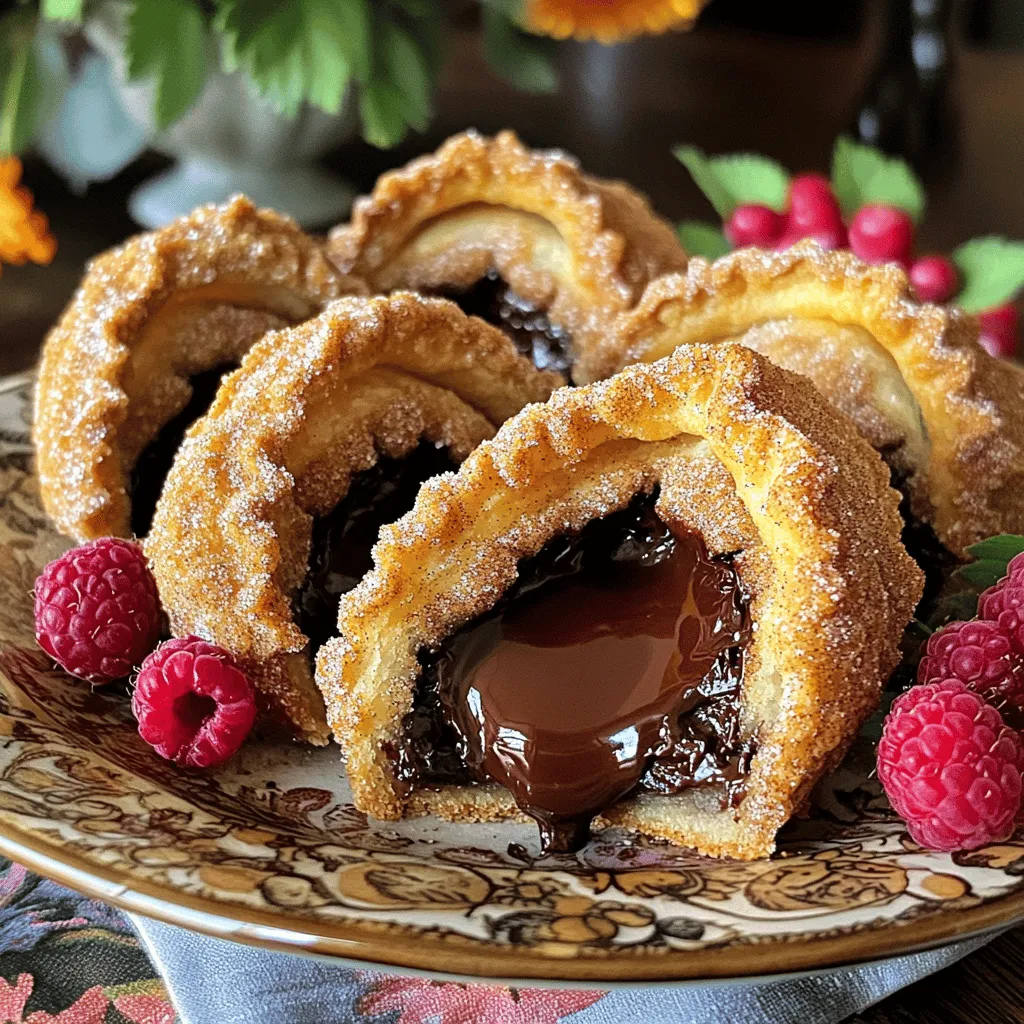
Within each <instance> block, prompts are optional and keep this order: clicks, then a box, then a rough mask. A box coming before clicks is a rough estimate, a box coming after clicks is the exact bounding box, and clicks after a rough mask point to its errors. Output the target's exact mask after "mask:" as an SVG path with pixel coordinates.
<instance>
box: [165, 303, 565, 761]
mask: <svg viewBox="0 0 1024 1024" xmlns="http://www.w3.org/2000/svg"><path fill="white" fill-rule="evenodd" d="M557 383H558V378H557V377H556V375H554V374H550V373H543V372H541V371H539V370H536V369H534V367H533V366H532V364H531V363H530V362H529V361H528V360H526V359H524V358H523V357H521V356H520V355H518V354H517V352H516V351H515V348H514V346H513V345H512V343H511V342H510V341H509V340H508V339H507V338H506V337H505V336H504V335H503V334H502V333H501V332H500V331H499V330H497V328H493V327H490V326H488V325H487V324H485V323H484V322H483V321H481V320H477V319H475V318H472V317H467V316H466V315H465V314H463V313H462V312H461V311H460V310H459V309H458V307H457V306H455V305H454V303H450V302H447V301H444V300H441V299H426V298H423V297H421V296H418V295H413V294H410V293H396V294H393V295H391V296H389V297H375V298H369V299H363V298H343V299H338V300H336V301H335V302H333V303H331V304H329V305H328V306H327V308H326V309H325V310H324V311H323V312H322V313H321V314H320V315H319V316H317V317H314V318H312V319H310V320H307V321H305V322H304V323H302V324H300V325H298V326H295V327H292V328H287V329H285V330H282V331H277V332H273V333H271V334H269V335H267V336H266V337H264V338H263V339H262V340H261V341H259V342H257V343H256V345H255V346H254V347H253V348H252V349H251V350H250V351H249V353H248V355H247V356H246V357H245V359H244V360H243V362H242V365H241V367H240V368H239V369H238V370H236V371H235V372H234V373H232V374H230V375H228V376H227V377H226V378H225V380H224V382H223V383H222V385H221V387H220V389H219V391H218V393H217V396H216V398H215V400H214V403H213V405H212V407H211V408H210V410H209V412H208V413H207V415H206V416H204V417H202V418H200V419H199V420H197V421H196V423H195V424H194V425H193V426H192V427H191V428H190V430H189V431H188V434H187V435H186V438H185V440H184V442H183V443H182V446H181V448H180V449H179V451H178V455H177V457H176V459H175V462H174V465H173V466H172V468H171V471H170V473H169V475H168V477H167V482H166V485H165V487H164V492H163V494H162V496H161V498H160V501H159V503H158V504H157V510H156V515H155V516H154V520H153V527H152V529H151V531H150V533H149V536H148V537H147V538H146V541H145V551H146V555H147V557H148V558H149V560H150V565H151V567H152V569H153V573H154V575H155V576H156V579H157V584H158V586H159V588H160V596H161V601H162V603H163V605H164V608H165V610H166V611H167V614H168V616H169V619H170V623H171V628H172V632H174V633H175V635H184V634H189V633H195V634H197V635H199V636H202V637H204V638H205V639H208V640H210V641H212V642H214V643H218V644H221V645H222V646H223V647H225V648H226V649H227V650H229V651H231V652H232V654H234V655H235V656H236V657H237V658H238V660H239V662H240V663H241V664H242V666H243V667H244V668H245V669H246V670H247V671H248V672H249V674H250V675H251V676H252V677H253V680H254V683H255V684H256V686H257V689H258V690H260V692H261V693H262V694H263V697H264V698H265V699H264V702H263V703H264V710H265V712H266V715H265V717H269V718H270V719H273V720H276V721H277V722H278V724H282V725H284V726H285V727H286V728H288V727H289V723H290V727H291V728H292V729H293V730H294V731H296V732H297V733H298V735H299V736H300V737H301V738H304V739H306V740H308V741H310V742H314V743H325V742H327V739H328V733H327V727H326V720H325V719H324V712H323V705H322V702H321V700H320V696H319V693H318V692H317V690H316V688H315V687H314V685H313V680H312V673H311V670H310V666H309V661H308V655H307V654H306V646H307V639H306V637H305V636H304V635H303V633H302V632H301V631H300V630H299V628H298V626H297V625H296V624H295V622H294V620H293V617H292V610H291V595H292V593H293V592H294V590H295V588H296V587H297V586H298V585H299V584H300V583H301V581H302V579H303V577H304V575H305V572H306V568H307V564H308V560H309V545H310V531H311V524H312V515H313V514H314V513H320V514H322V513H325V512H327V511H329V510H330V509H331V508H333V507H334V506H335V505H336V504H337V503H338V501H340V500H341V498H342V497H343V496H344V494H345V492H346V491H347V489H348V484H349V480H350V478H351V475H352V474H353V473H355V472H358V471H360V470H363V469H367V468H369V467H370V466H372V465H373V463H374V462H375V461H376V459H377V456H378V454H379V453H380V452H383V453H385V454H388V455H391V456H394V457H399V456H401V455H403V454H405V453H407V452H408V451H409V450H410V449H411V448H412V447H414V446H415V444H416V443H417V442H418V441H419V439H420V438H421V437H423V436H425V437H427V438H429V439H430V440H434V441H439V442H444V443H445V444H446V445H448V446H449V448H450V449H451V451H452V454H453V457H454V458H455V459H456V460H457V461H458V460H460V459H462V458H464V457H465V456H466V455H467V454H468V453H469V451H470V450H471V449H472V448H473V447H474V446H475V445H476V444H477V443H479V441H481V440H483V439H484V438H485V437H489V436H491V435H492V434H493V433H494V431H495V429H496V428H497V426H498V424H500V423H501V422H502V421H503V420H504V419H506V418H507V417H508V416H510V415H512V414H513V413H514V412H516V411H517V410H518V409H520V408H521V407H522V406H523V405H525V404H527V403H528V402H531V401H536V400H538V399H542V398H545V397H547V395H548V394H550V392H551V390H552V389H553V388H554V387H555V386H556V385H557Z"/></svg>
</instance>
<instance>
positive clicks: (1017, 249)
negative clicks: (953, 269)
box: [953, 236, 1024, 313]
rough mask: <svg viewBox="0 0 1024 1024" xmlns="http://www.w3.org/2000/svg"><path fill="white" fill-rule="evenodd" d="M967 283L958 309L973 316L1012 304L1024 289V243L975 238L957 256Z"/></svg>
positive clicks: (964, 245) (959, 299)
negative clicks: (962, 309)
mask: <svg viewBox="0 0 1024 1024" xmlns="http://www.w3.org/2000/svg"><path fill="white" fill-rule="evenodd" d="M953 262H954V263H955V264H956V266H957V269H958V270H959V271H960V279H961V281H962V282H963V284H962V286H961V289H960V294H959V295H957V297H956V302H957V304H958V305H960V306H962V307H963V308H964V309H966V310H967V311H968V312H970V313H977V312H978V311H980V310H982V309H991V308H992V307H993V306H1001V305H1002V304H1003V303H1004V302H1009V301H1010V300H1011V299H1013V298H1014V296H1016V294H1017V293H1018V292H1019V291H1020V290H1021V288H1022V287H1024V242H1011V241H1009V240H1008V239H1006V238H997V237H995V236H989V237H987V238H972V239H971V241H969V242H964V244H963V245H961V246H960V248H958V249H957V250H956V251H955V252H954V253H953Z"/></svg>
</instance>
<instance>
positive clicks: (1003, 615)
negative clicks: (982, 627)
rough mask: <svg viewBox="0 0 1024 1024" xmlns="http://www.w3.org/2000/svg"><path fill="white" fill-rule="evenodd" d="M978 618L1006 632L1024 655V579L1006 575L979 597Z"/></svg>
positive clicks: (1015, 648) (1019, 652)
mask: <svg viewBox="0 0 1024 1024" xmlns="http://www.w3.org/2000/svg"><path fill="white" fill-rule="evenodd" d="M978 618H980V619H985V620H986V621H987V622H992V623H995V625H996V626H997V627H998V628H999V629H1000V630H1001V631H1002V632H1003V633H1005V634H1006V635H1007V636H1008V637H1009V639H1010V644H1011V645H1012V647H1013V649H1014V651H1015V652H1016V653H1017V654H1018V655H1022V656H1024V579H1022V578H1021V577H1020V576H1004V577H1003V578H1002V579H1001V580H1000V581H999V582H998V583H997V584H996V585H995V586H994V587H989V588H988V590H986V591H985V592H984V593H983V594H982V595H981V597H979V598H978Z"/></svg>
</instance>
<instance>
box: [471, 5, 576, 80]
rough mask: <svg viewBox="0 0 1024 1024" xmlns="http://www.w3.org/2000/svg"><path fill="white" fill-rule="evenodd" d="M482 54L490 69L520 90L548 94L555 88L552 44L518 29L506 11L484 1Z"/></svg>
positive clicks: (553, 49) (553, 47) (552, 42)
mask: <svg viewBox="0 0 1024 1024" xmlns="http://www.w3.org/2000/svg"><path fill="white" fill-rule="evenodd" d="M481 14H482V17H483V30H484V56H485V58H486V59H487V63H488V64H489V65H490V67H491V69H492V70H493V71H494V72H495V74H497V75H498V76H499V77H500V78H502V79H504V80H505V81H506V82H508V83H509V85H511V86H513V87H514V88H516V89H519V90H521V91H522V92H531V93H551V92H555V90H557V89H558V72H557V71H556V70H555V64H554V54H555V45H556V44H555V43H554V40H551V39H542V38H540V37H538V36H531V35H529V34H528V33H526V32H523V31H521V30H520V29H519V28H517V27H516V25H515V24H514V23H513V21H512V19H511V18H510V17H509V15H508V14H507V12H506V11H504V10H502V9H501V8H499V7H497V6H494V5H491V4H484V5H483V6H482V10H481Z"/></svg>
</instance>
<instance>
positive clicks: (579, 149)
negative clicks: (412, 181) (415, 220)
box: [0, 0, 1024, 373]
mask: <svg viewBox="0 0 1024 1024" xmlns="http://www.w3.org/2000/svg"><path fill="white" fill-rule="evenodd" d="M360 2H362V3H365V4H366V8H365V11H364V13H366V12H368V14H367V17H368V18H370V22H369V25H370V30H369V31H370V32H371V34H370V35H369V36H368V37H367V41H366V46H367V47H368V48H369V49H368V52H369V53H370V54H371V58H372V61H373V63H372V67H371V68H370V69H369V70H367V69H363V71H362V72H360V65H359V60H360V58H359V55H358V54H355V53H351V52H349V50H348V49H347V47H349V46H350V35H349V34H348V33H350V31H351V32H355V31H357V30H360V31H361V30H365V29H366V25H363V26H362V29H359V26H355V27H353V26H338V25H335V24H331V25H326V26H325V25H323V24H320V25H318V26H313V27H312V28H311V27H310V26H305V27H303V26H302V25H300V24H298V22H296V21H295V20H294V19H291V18H290V10H289V9H290V8H292V7H295V6H297V5H296V4H293V3H292V2H291V0H282V2H281V3H280V4H277V5H269V6H270V7H271V8H273V7H275V6H276V8H278V9H279V11H278V14H279V17H278V20H276V21H274V20H270V19H267V18H266V17H265V11H266V10H267V8H268V5H267V4H255V5H253V4H248V5H247V3H246V0H218V2H216V3H214V2H209V3H208V2H202V0H134V2H133V3H131V2H120V0H104V2H102V3H99V4H95V3H90V2H89V0H87V2H86V4H85V6H84V8H83V5H82V0H40V2H39V3H32V2H27V0H25V2H18V0H0V18H2V20H0V116H3V117H4V118H5V119H6V120H5V122H4V126H2V127H0V153H2V152H4V151H6V152H14V153H18V154H19V155H20V157H21V159H22V162H23V165H24V167H23V184H24V185H25V186H27V187H28V189H29V190H30V191H31V192H32V193H33V196H34V201H35V207H36V209H38V210H40V211H42V212H44V213H45V214H46V216H47V217H48V218H49V225H50V231H51V233H52V235H53V236H54V237H55V238H56V240H57V249H56V255H55V256H54V258H53V260H52V262H51V263H50V264H49V265H48V266H44V267H41V266H36V265H34V264H33V263H31V262H29V263H26V264H25V265H24V266H5V267H4V268H3V270H2V275H0V373H9V372H13V371H17V370H21V369H25V368H27V367H29V366H30V365H31V364H32V363H33V361H34V360H35V358H36V354H37V351H38V348H39V345H40V343H41V341H42V338H43V336H44V334H45V332H46V330H47V329H48V327H49V326H50V325H51V324H52V322H53V320H54V319H55V318H56V316H57V315H58V314H59V312H60V310H61V308H62V306H63V305H64V303H65V302H66V301H67V299H68V297H69V296H70V294H71V293H72V291H73V289H74V287H75V285H76V284H77V281H78V279H79V277H80V275H81V272H82V268H83V265H84V263H85V261H86V260H87V259H88V258H89V257H90V256H92V255H93V254H95V253H96V252H98V251H100V250H102V249H104V248H106V247H108V246H110V245H111V244H114V243H116V242H117V241H119V240H120V239H122V238H124V237H125V236H126V235H128V234H131V233H132V232H134V231H137V230H139V221H140V220H141V221H142V222H144V223H146V224H154V223H158V222H160V221H161V220H165V219H166V218H167V217H168V216H170V215H171V213H173V212H174V211H175V204H179V205H180V204H187V205H188V206H191V205H194V202H195V201H199V200H201V199H205V198H216V197H217V196H216V192H217V190H218V189H221V188H223V187H224V181H223V179H224V178H225V177H227V178H229V179H230V180H231V181H232V182H234V183H236V187H237V188H239V189H244V190H247V191H250V192H252V193H254V196H255V198H256V199H257V200H261V199H262V200H264V201H267V197H269V200H270V201H273V202H274V204H275V205H278V206H281V207H284V208H286V209H289V210H290V212H293V213H296V214H297V215H298V216H299V217H301V218H302V219H303V220H304V221H305V222H306V223H307V224H309V225H310V226H311V227H314V228H325V227H328V226H330V224H331V223H332V222H334V221H336V220H337V219H340V218H341V217H342V216H343V215H342V212H341V211H342V210H343V209H344V206H345V203H346V202H347V201H348V199H349V198H350V195H351V194H352V192H356V193H358V192H363V191H366V190H369V189H370V188H371V187H372V185H373V182H374V179H375V178H376V176H377V175H378V174H379V173H380V172H381V171H382V170H384V169H386V168H388V167H392V166H396V165H398V164H401V163H404V162H405V161H406V160H407V159H409V158H410V157H411V156H413V155H415V154H418V153H421V152H424V151H427V150H430V149H433V148H434V147H436V145H437V144H438V143H439V142H440V141H441V140H442V139H444V138H445V137H446V136H448V135H450V134H452V133H453V132H456V131H460V130H462V129H464V128H467V127H476V128H479V129H480V130H482V131H484V132H493V131H496V130H498V129H501V128H505V127H511V128H514V129H515V130H516V131H517V132H518V133H519V134H520V135H521V136H522V138H523V139H524V140H525V141H526V142H527V143H528V144H530V145H534V146H544V147H547V146H557V147H562V148H565V149H567V150H569V151H571V152H573V153H575V154H576V155H577V156H578V157H579V158H580V160H581V161H582V163H583V165H584V167H585V168H586V169H587V170H589V171H590V172H592V173H594V174H598V175H604V176H611V177H621V178H625V179H627V180H629V181H630V182H631V183H633V184H634V185H635V186H637V187H638V188H640V189H641V190H642V191H644V192H646V193H647V194H648V195H649V197H650V198H651V200H652V202H653V204H654V205H655V207H656V208H657V209H658V210H659V211H660V212H661V213H662V214H663V215H665V216H666V217H668V218H670V219H671V220H673V221H679V220H681V219H683V218H701V219H705V220H708V221H713V220H715V214H714V211H713V210H712V209H711V207H710V206H709V205H708V203H707V201H706V200H705V199H704V198H703V196H702V195H701V193H700V191H699V190H698V188H697V187H696V185H695V184H694V183H693V181H692V179H691V178H690V176H689V174H688V173H687V171H686V169H685V168H684V167H683V166H682V165H681V164H680V162H679V161H678V160H677V159H676V158H675V157H674V156H673V154H672V147H673V146H674V145H676V144H680V143H686V144H691V145H695V146H698V147H701V148H702V149H704V150H706V151H707V152H709V153H721V152H735V151H748V150H749V151H756V152H761V153H765V154H767V155H769V156H771V157H772V158H774V159H775V160H777V161H779V162H780V163H782V164H783V165H785V166H786V167H787V168H788V169H790V170H791V171H800V170H809V169H816V170H821V171H825V172H827V170H828V166H829V160H830V156H831V152H832V147H833V143H834V141H835V139H836V137H837V136H838V135H840V134H842V133H849V134H850V135H851V136H853V137H855V138H858V139H860V140H862V141H865V142H869V143H871V144H874V145H877V146H879V147H880V148H882V149H884V150H885V151H887V152H889V153H893V154H898V155H900V156H903V157H905V158H906V159H907V160H908V161H909V162H910V164H911V165H912V166H913V167H914V169H915V170H916V171H917V173H918V174H919V175H920V177H921V179H922V180H923V183H924V186H925V189H926V192H927V196H928V208H927V212H926V214H925V217H924V220H923V222H922V223H921V224H920V225H919V227H918V233H919V234H918V237H919V244H920V247H921V248H922V249H923V250H924V251H928V250H938V251H943V252H948V251H950V250H952V249H953V248H954V247H956V246H957V245H958V244H960V243H961V242H963V241H964V240H966V239H968V238H971V237H973V236H977V235H989V234H998V235H1005V236H1008V237H1010V238H1015V237H1017V238H1019V237H1024V189H1022V188H1021V187H1020V179H1021V172H1022V170H1024V3H1021V2H1020V0H965V2H960V3H954V2H952V0H862V2H852V0H851V2H842V3H830V4H804V3H784V2H776V3H766V2H764V0H712V2H711V3H710V4H708V5H707V7H706V9H705V10H703V12H701V13H700V16H699V19H698V20H697V21H696V24H695V25H694V26H693V27H692V29H691V30H690V31H664V32H662V31H660V29H662V28H665V27H667V24H663V23H662V22H664V21H667V16H666V17H665V18H663V19H662V21H658V19H659V18H662V13H659V11H660V9H661V8H664V9H665V10H668V9H669V7H672V8H673V10H675V11H676V12H678V11H679V10H681V9H682V8H683V7H685V3H683V2H682V0H676V3H675V5H674V6H673V5H672V4H670V3H668V0H665V2H664V3H658V2H655V0H649V2H646V3H645V2H644V0H630V2H629V3H623V4H622V5H621V6H622V9H623V10H624V11H625V10H626V9H627V8H629V9H630V10H631V11H636V10H638V9H644V10H643V11H642V16H643V17H645V18H647V22H646V24H647V26H648V27H652V26H653V27H654V28H655V29H657V30H659V31H656V32H654V33H653V34H645V35H642V36H641V37H639V38H634V39H631V40H628V41H621V42H616V43H615V44H614V45H605V44H603V43H602V42H600V41H597V40H595V39H574V38H566V39H555V38H550V37H551V36H559V35H565V34H566V33H567V32H571V33H572V34H575V35H588V34H597V35H599V36H601V37H602V38H614V36H615V35H616V34H623V35H628V34H629V32H628V31H626V30H627V29H628V28H629V26H628V25H626V26H625V27H623V26H618V27H617V26H616V25H615V24H614V23H611V22H608V21H607V20H606V21H605V22H602V23H600V24H597V26H596V28H595V27H594V26H593V25H591V26H590V27H589V29H588V27H587V24H586V18H587V17H588V15H589V11H590V10H592V9H593V8H599V9H601V11H602V12H604V14H607V13H608V11H609V10H612V11H614V9H615V8H616V7H617V5H616V3H615V2H614V0H601V3H599V4H597V3H593V2H592V3H591V4H590V5H589V9H588V4H587V3H586V0H575V2H569V0H566V2H564V3H559V2H557V0H546V2H545V0H523V2H521V3H517V4H515V5H512V6H510V5H509V4H507V3H503V2H501V0H495V2H492V3H489V4H485V5H479V4H476V3H469V2H466V3H447V4H440V3H430V2H428V0H374V2H373V3H369V0H360ZM321 6H322V7H324V8H329V7H330V6H331V5H330V4H324V5H321ZM695 6H697V4H696V0H695ZM257 9H258V11H257ZM342 9H347V8H346V6H345V3H341V4H340V5H339V10H342ZM524 9H531V11H532V14H533V16H535V18H536V19H537V21H536V22H535V23H534V24H533V25H532V27H533V29H534V31H533V32H532V33H527V32H524V31H522V28H523V26H524V22H523V20H522V17H523V15H522V12H523V10H524ZM644 11H645V12H646V13H644ZM515 12H518V16H519V20H518V21H517V19H516V17H515V16H513V15H514V14H515ZM566 12H568V13H566ZM275 17H277V16H275ZM573 17H575V18H576V20H575V21H572V18H573ZM623 17H624V18H625V17H626V15H623ZM260 18H263V19H264V21H263V22H260ZM545 18H546V19H547V20H546V21H545V20H544V19H545ZM567 18H568V19H569V20H566V19H567ZM211 26H215V31H216V32H217V33H219V36H218V37H217V38H213V37H212V35H211V33H212V32H213V31H214V28H211ZM313 29H315V31H314V30H313ZM304 31H305V32H306V35H305V37H303V36H302V33H303V32H304ZM332 33H334V35H336V36H337V45H338V50H337V52H334V51H332V50H330V47H329V46H328V45H327V44H328V43H330V42H331V40H332V39H333V36H332ZM27 40H28V41H27ZM288 46H293V49H292V50H291V51H288V52H285V51H286V49H287V47H288ZM303 46H305V47H306V49H305V50H303V49H302V47H303ZM325 47H326V48H325ZM196 54H200V55H205V56H203V58H202V59H203V61H205V63H204V64H202V65H201V66H200V65H197V63H196V59H194V58H195V55H196ZM296 54H299V55H300V56H296ZM302 54H305V55H306V58H307V59H308V61H309V62H311V63H309V64H308V65H307V66H306V71H305V72H304V70H303V65H302V59H303V58H302V56H301V55H302ZM268 55H269V56H268ZM228 58H230V60H233V61H234V65H233V66H235V67H240V68H241V69H242V70H243V71H245V69H246V68H249V69H255V70H253V74H254V75H257V76H258V75H259V74H262V75H263V78H262V79H261V80H260V82H259V84H260V87H261V90H262V93H263V95H262V96H261V97H255V96H254V95H253V90H252V88H251V87H247V86H246V84H245V83H244V81H243V82H242V84H241V86H239V84H238V82H239V80H240V79H242V78H244V76H242V75H239V74H237V73H236V74H235V75H228V74H225V73H224V71H223V70H222V68H223V67H225V66H227V64H228ZM271 58H274V60H278V61H279V66H276V65H275V66H272V67H271V69H270V72H269V73H266V65H267V64H268V62H269V63H271V64H272V63H273V62H272V61H271ZM293 58H294V60H293ZM261 62H262V63H261ZM309 67H312V68H313V69H314V70H315V74H313V73H312V72H310V71H309V70H308V69H309ZM261 68H262V71H261V70H260V69H261ZM381 68H383V69H385V70H384V71H382V72H380V73H379V74H378V69H381ZM304 74H305V77H304ZM250 86H251V83H250ZM310 99H312V100H313V101H314V102H313V103H312V104H311V103H310V102H309V101H310ZM268 102H269V104H270V106H266V104H267V103H268ZM260 104H263V105H262V106H261V105H260ZM317 104H319V105H317ZM368 139H369V140H370V141H367V140H368ZM372 143H376V145H374V144H372ZM3 230H4V223H3V207H2V204H0V241H2V237H3ZM0 255H2V254H0ZM47 255H48V254H47Z"/></svg>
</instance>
